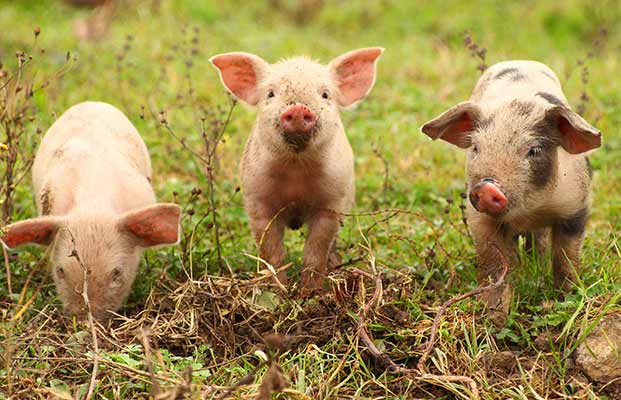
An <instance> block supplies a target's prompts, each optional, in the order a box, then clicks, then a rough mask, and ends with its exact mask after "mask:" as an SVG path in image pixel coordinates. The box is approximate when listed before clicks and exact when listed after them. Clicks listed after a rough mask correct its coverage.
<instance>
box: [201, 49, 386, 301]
mask: <svg viewBox="0 0 621 400" xmlns="http://www.w3.org/2000/svg"><path fill="white" fill-rule="evenodd" d="M382 51H383V49H381V48H365V49H359V50H354V51H351V52H349V53H346V54H344V55H341V56H340V57H338V58H336V59H334V60H333V61H332V62H330V63H329V64H328V65H322V64H319V63H317V62H314V61H312V60H310V59H308V58H304V57H296V58H291V59H287V60H284V61H280V62H278V63H275V64H268V63H267V62H266V61H264V60H263V59H261V58H260V57H258V56H255V55H252V54H248V53H227V54H220V55H217V56H214V57H212V58H211V62H212V64H213V65H214V66H215V67H216V68H217V70H218V71H219V73H220V78H221V80H222V83H223V84H224V86H225V87H226V88H227V89H228V91H229V92H230V93H231V94H233V96H235V97H236V98H238V99H240V100H241V101H243V102H245V103H247V104H249V105H252V106H256V108H257V118H256V122H255V124H254V128H253V130H252V133H251V134H250V137H249V139H248V143H247V144H246V149H245V151H244V155H243V157H242V161H241V179H242V186H243V195H244V207H245V210H246V212H247V214H248V216H249V219H250V225H251V229H252V232H253V234H254V237H255V240H256V242H257V244H258V246H259V248H260V255H261V257H262V258H263V259H264V260H266V261H267V262H269V263H270V264H271V265H272V266H274V267H275V268H278V267H280V266H282V265H283V262H284V258H285V248H284V245H283V234H284V230H285V227H289V228H292V229H298V228H300V227H301V226H302V225H304V224H308V235H307V238H306V244H305V247H304V268H303V271H302V289H303V293H306V294H310V293H312V292H314V291H315V290H317V289H319V288H320V287H321V286H322V285H323V281H324V277H325V275H326V273H327V269H328V263H329V259H335V258H334V257H331V254H332V252H333V251H334V243H335V239H336V236H337V233H338V230H339V219H340V215H339V214H342V213H346V212H347V211H349V210H350V208H351V206H352V205H353V202H354V160H353V153H352V149H351V146H350V144H349V141H348V140H347V136H345V131H344V129H343V124H342V122H341V118H340V109H341V108H343V107H348V106H351V105H352V104H354V103H357V102H359V101H360V100H362V99H363V98H364V97H365V96H366V95H367V94H368V93H369V91H370V90H371V88H372V87H373V84H374V82H375V75H376V62H377V60H378V58H379V56H380V55H381V54H382ZM277 278H278V280H279V281H280V282H282V283H285V282H286V281H287V276H286V274H285V273H284V272H282V271H281V273H279V274H278V277H277Z"/></svg>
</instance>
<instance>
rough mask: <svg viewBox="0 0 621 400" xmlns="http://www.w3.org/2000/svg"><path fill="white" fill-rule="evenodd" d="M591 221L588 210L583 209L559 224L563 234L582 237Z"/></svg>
mask: <svg viewBox="0 0 621 400" xmlns="http://www.w3.org/2000/svg"><path fill="white" fill-rule="evenodd" d="M588 219H589V210H588V208H586V207H585V208H583V209H581V210H579V211H578V212H577V213H575V214H574V215H572V216H571V217H569V218H567V219H565V220H563V221H561V222H560V223H559V227H560V230H561V232H562V233H563V234H565V235H568V236H578V235H582V233H583V232H584V229H585V227H586V224H587V221H588Z"/></svg>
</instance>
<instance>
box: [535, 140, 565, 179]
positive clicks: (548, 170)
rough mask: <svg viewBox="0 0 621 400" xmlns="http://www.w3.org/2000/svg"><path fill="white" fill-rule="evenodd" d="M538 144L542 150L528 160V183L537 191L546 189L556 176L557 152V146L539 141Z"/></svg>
mask: <svg viewBox="0 0 621 400" xmlns="http://www.w3.org/2000/svg"><path fill="white" fill-rule="evenodd" d="M539 144H540V145H541V147H542V148H543V151H542V153H541V154H540V155H538V156H536V157H530V158H528V163H529V166H530V172H529V174H528V176H529V180H530V182H531V183H532V184H533V185H534V186H535V187H536V188H538V189H541V188H544V187H546V186H547V185H548V184H549V183H550V182H551V181H552V180H553V178H554V177H555V176H556V174H557V171H558V161H557V160H558V151H557V146H556V145H553V144H552V142H550V141H546V140H540V141H539Z"/></svg>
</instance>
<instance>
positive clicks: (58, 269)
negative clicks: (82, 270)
mask: <svg viewBox="0 0 621 400" xmlns="http://www.w3.org/2000/svg"><path fill="white" fill-rule="evenodd" d="M56 276H57V277H59V278H60V279H65V270H64V269H63V267H56Z"/></svg>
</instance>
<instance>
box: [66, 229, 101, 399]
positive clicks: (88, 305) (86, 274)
mask: <svg viewBox="0 0 621 400" xmlns="http://www.w3.org/2000/svg"><path fill="white" fill-rule="evenodd" d="M67 232H69V236H70V237H71V243H72V245H73V250H72V251H71V254H69V257H74V258H75V259H76V261H77V262H78V264H79V265H80V267H81V268H82V271H83V281H82V293H81V295H82V300H83V301H84V305H85V306H86V313H87V318H88V325H89V326H90V329H91V337H92V340H93V370H92V372H91V380H90V383H89V385H88V392H87V393H86V396H84V399H85V400H90V399H92V398H93V393H94V391H95V384H96V383H97V372H98V368H99V343H98V342H97V329H96V328H95V320H94V318H93V313H92V310H91V303H90V301H89V299H88V281H89V277H90V275H91V270H90V268H88V267H86V266H85V265H84V263H83V262H82V258H80V254H79V253H78V250H77V248H76V244H75V238H74V237H73V234H72V233H71V231H69V230H67Z"/></svg>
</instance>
